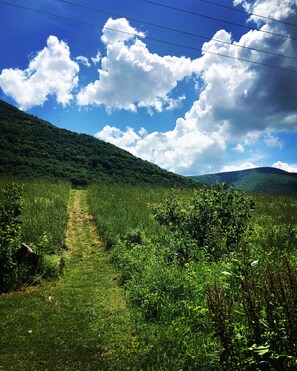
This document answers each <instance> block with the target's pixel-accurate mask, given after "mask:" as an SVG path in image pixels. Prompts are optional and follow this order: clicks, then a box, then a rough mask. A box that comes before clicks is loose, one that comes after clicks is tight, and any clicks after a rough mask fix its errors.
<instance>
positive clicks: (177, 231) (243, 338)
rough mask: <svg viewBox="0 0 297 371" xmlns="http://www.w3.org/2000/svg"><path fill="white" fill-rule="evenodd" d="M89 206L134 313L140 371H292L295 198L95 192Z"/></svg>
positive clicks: (224, 191)
mask: <svg viewBox="0 0 297 371" xmlns="http://www.w3.org/2000/svg"><path fill="white" fill-rule="evenodd" d="M89 199H90V203H91V208H92V211H93V213H94V216H95V218H96V220H97V223H98V228H99V230H100V233H101V236H102V237H103V238H104V241H105V243H106V244H107V246H108V248H109V249H110V253H111V257H112V259H113V261H114V262H115V264H117V266H118V268H119V269H120V271H121V282H122V284H124V285H125V287H126V288H127V292H128V295H129V300H130V302H131V304H132V305H133V306H134V307H135V308H136V313H137V314H136V316H138V319H139V321H138V336H139V341H140V349H141V351H142V359H143V368H144V369H153V368H155V369H158V368H160V369H170V370H180V369H196V370H204V369H214V370H217V369H226V370H233V369H234V370H235V369H237V370H286V369H295V368H296V359H297V357H296V348H297V342H296V326H297V316H296V308H297V297H296V292H297V287H296V283H297V281H296V277H297V269H296V262H297V259H296V245H297V235H296V223H297V214H296V208H297V199H296V198H294V197H291V198H290V197H281V196H279V197H272V196H264V195H255V196H253V200H252V199H251V198H250V197H249V196H247V195H244V194H242V193H239V192H238V191H235V190H234V189H232V188H230V187H228V186H226V185H222V186H218V187H214V188H210V189H201V190H198V191H183V192H176V191H174V192H173V191H170V192H168V191H166V190H165V189H158V190H156V189H154V190H153V191H152V190H151V191H149V190H148V189H145V188H144V189H141V188H139V187H138V188H133V187H129V188H126V187H123V188H121V187H120V186H118V187H116V188H114V187H109V188H107V187H105V186H103V187H100V186H94V187H92V188H91V189H90V191H89ZM254 204H255V205H256V207H255V209H254Z"/></svg>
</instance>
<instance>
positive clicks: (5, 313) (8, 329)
mask: <svg viewBox="0 0 297 371" xmlns="http://www.w3.org/2000/svg"><path fill="white" fill-rule="evenodd" d="M67 245H68V248H69V249H68V251H67V254H66V270H65V275H64V276H63V277H62V278H61V279H60V280H58V281H55V282H54V283H53V282H47V283H43V284H42V285H41V286H38V287H34V288H29V289H27V290H25V291H20V292H16V293H11V294H5V295H1V296H0V370H30V371H31V370H72V371H73V370H84V371H85V370H137V369H140V367H139V359H138V352H137V338H136V336H135V335H134V328H133V323H132V320H131V316H130V312H129V309H128V308H127V305H126V302H125V295H124V291H123V290H122V289H121V288H120V287H119V286H118V283H117V273H116V272H115V271H114V268H113V266H112V265H111V264H110V262H109V257H108V255H107V254H106V252H105V251H104V249H103V247H102V245H101V243H100V241H99V239H98V236H97V232H96V227H95V224H94V222H93V220H92V216H91V215H90V214H89V208H88V203H87V193H86V191H83V190H72V191H71V196H70V204H69V223H68V237H67Z"/></svg>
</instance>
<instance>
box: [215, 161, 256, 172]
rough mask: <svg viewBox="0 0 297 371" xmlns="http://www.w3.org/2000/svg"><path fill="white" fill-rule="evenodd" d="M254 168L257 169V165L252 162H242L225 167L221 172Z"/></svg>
mask: <svg viewBox="0 0 297 371" xmlns="http://www.w3.org/2000/svg"><path fill="white" fill-rule="evenodd" d="M255 167H257V165H255V164H253V163H252V162H244V163H243V164H239V165H225V166H223V167H222V168H221V172H228V171H237V170H247V169H254V168H255Z"/></svg>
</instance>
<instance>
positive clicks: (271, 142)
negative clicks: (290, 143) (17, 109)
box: [264, 133, 283, 149]
mask: <svg viewBox="0 0 297 371" xmlns="http://www.w3.org/2000/svg"><path fill="white" fill-rule="evenodd" d="M264 142H265V144H266V146H267V147H271V148H280V149H282V148H283V142H282V141H281V140H280V139H279V138H277V137H274V136H273V135H272V134H270V133H269V134H267V136H266V138H265V140H264Z"/></svg>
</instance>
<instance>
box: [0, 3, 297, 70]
mask: <svg viewBox="0 0 297 371" xmlns="http://www.w3.org/2000/svg"><path fill="white" fill-rule="evenodd" d="M0 4H6V5H10V6H14V7H17V8H21V9H26V10H29V11H33V12H36V13H41V14H45V15H50V16H54V17H57V18H61V19H66V20H70V21H73V22H76V23H82V24H85V25H89V26H93V27H96V28H98V24H94V23H90V22H87V21H83V20H78V19H75V18H71V17H67V16H63V15H59V14H54V13H50V12H46V11H43V10H40V9H34V8H30V7H27V6H24V5H20V4H14V3H10V2H8V1H3V0H0ZM102 29H105V30H109V31H114V32H118V33H122V34H126V35H131V36H135V37H139V38H143V39H147V40H151V41H156V42H160V43H164V44H168V45H172V46H177V47H181V48H185V49H189V50H193V51H199V52H201V51H202V52H203V53H207V54H211V55H217V56H220V57H224V58H229V59H233V60H237V61H241V62H247V63H250V64H254V65H259V66H264V67H269V68H273V69H277V70H282V71H288V72H293V73H297V70H295V69H291V68H286V67H280V66H274V65H270V64H266V63H261V62H256V61H251V60H249V59H245V58H239V57H234V56H230V55H226V54H222V53H217V52H212V51H209V50H204V49H199V48H195V47H192V46H187V45H183V44H179V43H174V42H170V41H166V40H162V39H157V38H153V37H149V36H141V35H139V34H136V33H132V32H127V31H122V30H118V29H114V28H111V27H106V26H103V27H102Z"/></svg>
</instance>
